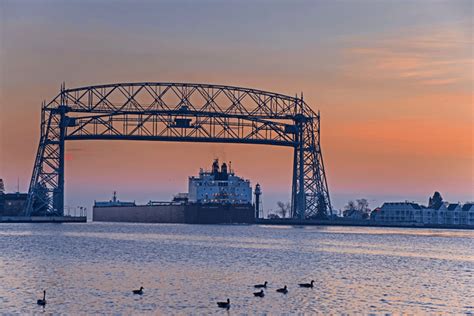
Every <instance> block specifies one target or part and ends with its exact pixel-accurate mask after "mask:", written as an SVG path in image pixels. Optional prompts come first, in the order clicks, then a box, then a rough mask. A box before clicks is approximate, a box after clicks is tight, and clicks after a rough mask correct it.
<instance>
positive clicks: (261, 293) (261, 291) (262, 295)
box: [253, 290, 265, 297]
mask: <svg viewBox="0 0 474 316" xmlns="http://www.w3.org/2000/svg"><path fill="white" fill-rule="evenodd" d="M253 295H255V296H258V297H264V296H265V293H263V290H260V292H254V293H253Z"/></svg>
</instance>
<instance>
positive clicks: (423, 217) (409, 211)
mask: <svg viewBox="0 0 474 316" xmlns="http://www.w3.org/2000/svg"><path fill="white" fill-rule="evenodd" d="M371 219H373V220H374V221H379V222H392V223H413V224H434V225H471V226H474V203H466V204H464V205H461V204H459V203H451V204H450V203H444V204H442V205H441V206H440V207H439V208H437V209H434V208H427V207H425V206H421V205H419V204H417V203H412V202H394V203H393V202H391V203H384V204H383V205H382V207H381V208H380V209H378V210H377V211H376V213H375V214H373V215H371Z"/></svg>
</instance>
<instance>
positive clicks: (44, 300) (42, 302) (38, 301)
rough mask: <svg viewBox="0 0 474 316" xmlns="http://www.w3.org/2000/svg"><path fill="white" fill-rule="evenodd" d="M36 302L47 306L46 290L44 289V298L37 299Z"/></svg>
mask: <svg viewBox="0 0 474 316" xmlns="http://www.w3.org/2000/svg"><path fill="white" fill-rule="evenodd" d="M36 304H38V305H41V306H45V305H46V290H43V299H42V300H37V301H36Z"/></svg>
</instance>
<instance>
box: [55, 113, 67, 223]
mask: <svg viewBox="0 0 474 316" xmlns="http://www.w3.org/2000/svg"><path fill="white" fill-rule="evenodd" d="M59 114H60V121H59V159H58V160H59V161H58V162H59V165H58V187H57V188H56V189H55V191H54V193H53V201H54V209H55V210H56V213H57V215H59V216H64V151H65V148H64V146H65V142H64V139H65V137H66V127H67V121H66V106H64V105H61V106H60V107H59Z"/></svg>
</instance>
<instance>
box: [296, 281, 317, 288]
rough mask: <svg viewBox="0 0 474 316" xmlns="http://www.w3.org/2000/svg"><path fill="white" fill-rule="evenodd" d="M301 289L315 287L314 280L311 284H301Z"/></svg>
mask: <svg viewBox="0 0 474 316" xmlns="http://www.w3.org/2000/svg"><path fill="white" fill-rule="evenodd" d="M299 285H300V287H314V280H311V283H300V284H299Z"/></svg>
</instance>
